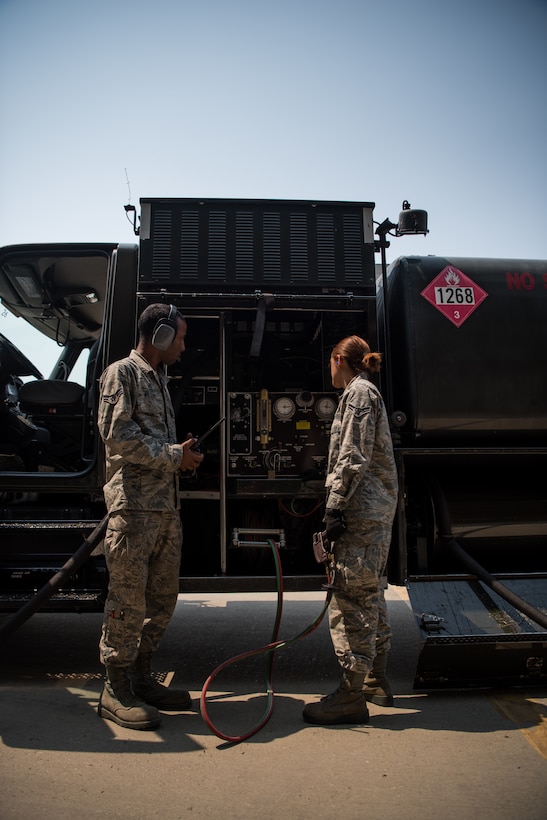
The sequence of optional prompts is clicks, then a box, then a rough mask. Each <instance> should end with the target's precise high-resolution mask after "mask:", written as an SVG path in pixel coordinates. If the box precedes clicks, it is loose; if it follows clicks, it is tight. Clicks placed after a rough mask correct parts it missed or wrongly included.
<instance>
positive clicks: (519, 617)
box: [406, 574, 547, 689]
mask: <svg viewBox="0 0 547 820" xmlns="http://www.w3.org/2000/svg"><path fill="white" fill-rule="evenodd" d="M497 577H498V578H499V580H500V581H503V584H504V585H505V587H507V588H508V589H509V590H511V592H513V593H514V594H515V595H518V596H519V597H520V598H522V599H523V600H525V601H526V602H527V603H529V604H530V605H531V607H534V608H535V609H537V610H538V611H539V612H540V613H543V615H544V616H547V574H533V575H524V574H522V575H521V574H519V575H511V576H506V575H505V576H502V575H499V576H497ZM406 585H407V589H408V595H409V600H410V604H411V607H412V610H413V612H414V615H415V618H416V623H417V626H418V630H419V635H420V649H419V655H418V661H417V667H416V674H415V679H414V688H415V689H440V688H447V689H448V688H452V689H455V688H465V687H480V686H515V685H517V686H518V685H522V686H536V685H537V686H539V685H542V684H545V683H546V682H547V630H546V629H545V627H544V626H543V625H541V624H538V623H536V622H535V621H534V620H532V618H531V617H529V616H528V615H525V614H523V613H522V612H520V611H519V610H517V609H516V608H515V607H513V606H512V605H511V604H510V603H508V602H507V601H506V600H504V598H502V597H500V596H499V595H498V594H497V593H496V592H495V591H494V590H493V589H491V588H490V587H489V586H488V585H486V584H485V583H483V581H481V580H480V579H479V578H477V577H475V576H471V575H449V576H445V577H442V576H414V577H409V578H408V579H407V582H406Z"/></svg>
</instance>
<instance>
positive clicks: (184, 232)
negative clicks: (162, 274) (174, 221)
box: [179, 211, 199, 282]
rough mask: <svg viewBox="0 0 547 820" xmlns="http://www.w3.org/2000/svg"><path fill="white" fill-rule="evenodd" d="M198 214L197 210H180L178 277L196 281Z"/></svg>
mask: <svg viewBox="0 0 547 820" xmlns="http://www.w3.org/2000/svg"><path fill="white" fill-rule="evenodd" d="M198 229H199V215H198V213H197V211H182V213H181V215H180V245H181V247H180V250H181V253H180V267H179V270H180V278H181V279H184V280H187V281H194V282H195V281H197V279H198V271H199V244H198Z"/></svg>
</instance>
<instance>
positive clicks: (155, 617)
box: [98, 350, 183, 666]
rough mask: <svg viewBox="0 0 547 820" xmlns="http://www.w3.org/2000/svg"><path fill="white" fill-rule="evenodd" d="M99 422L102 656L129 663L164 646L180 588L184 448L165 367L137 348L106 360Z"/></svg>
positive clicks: (105, 660) (116, 663) (105, 659)
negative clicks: (104, 577)
mask: <svg viewBox="0 0 547 820" xmlns="http://www.w3.org/2000/svg"><path fill="white" fill-rule="evenodd" d="M98 428H99V432H100V434H101V437H102V439H103V441H104V444H105V447H106V484H105V486H104V497H105V502H106V506H107V510H108V512H109V522H108V529H107V532H106V536H105V551H106V563H107V567H108V571H109V575H110V583H109V589H108V597H107V600H106V603H105V614H104V620H103V628H102V635H101V641H100V653H101V660H102V662H103V663H109V664H111V665H113V666H128V665H129V664H131V663H132V661H133V660H134V659H135V656H136V654H137V651H138V649H139V648H140V651H141V652H153V651H154V650H155V649H156V648H157V646H158V644H159V641H160V639H161V637H162V635H163V633H164V632H165V629H166V628H167V625H168V623H169V621H170V619H171V616H172V614H173V611H174V608H175V604H176V601H177V595H178V591H179V571H180V554H181V544H182V527H181V521H180V513H179V494H178V473H179V466H180V463H181V459H182V455H183V448H182V446H181V445H180V444H177V443H176V426H175V414H174V411H173V406H172V403H171V398H170V396H169V392H168V390H167V374H166V371H165V368H162V369H161V370H160V371H159V372H157V371H156V370H154V368H153V367H152V366H151V365H150V364H149V363H148V362H147V361H146V359H145V358H143V357H142V356H141V355H140V354H139V353H137V351H136V350H132V351H131V353H130V354H129V356H128V357H127V358H125V359H122V360H121V361H118V362H115V363H114V364H111V365H110V366H109V367H107V369H106V370H105V371H104V373H103V374H102V376H101V380H100V401H99V413H98Z"/></svg>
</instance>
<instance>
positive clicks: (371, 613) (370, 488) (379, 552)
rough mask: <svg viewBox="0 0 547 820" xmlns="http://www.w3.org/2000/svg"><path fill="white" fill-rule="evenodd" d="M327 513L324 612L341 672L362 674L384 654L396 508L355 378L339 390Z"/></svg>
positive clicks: (377, 436) (380, 427) (390, 464)
mask: <svg viewBox="0 0 547 820" xmlns="http://www.w3.org/2000/svg"><path fill="white" fill-rule="evenodd" d="M325 487H326V491H327V496H326V506H327V509H337V510H341V511H342V512H343V513H344V516H345V518H346V531H345V532H344V534H343V535H342V536H340V538H338V539H337V540H336V542H335V544H334V558H335V566H336V569H335V578H334V585H335V592H334V594H333V597H332V600H331V603H330V607H329V626H330V633H331V638H332V642H333V646H334V651H335V653H336V656H337V658H338V661H339V663H340V665H341V667H342V669H343V670H347V671H351V672H359V673H363V674H366V673H367V672H369V671H370V669H371V666H372V662H373V659H374V656H375V654H376V652H377V651H378V653H386V652H387V651H388V650H389V647H390V641H391V629H390V626H389V620H388V616H387V607H386V602H385V598H384V590H383V588H382V575H383V572H384V569H385V566H386V562H387V556H388V552H389V546H390V542H391V527H392V523H393V518H394V515H395V509H396V505H397V469H396V466H395V459H394V455H393V445H392V440H391V434H390V430H389V424H388V420H387V415H386V410H385V407H384V403H383V400H382V397H381V395H380V392H379V391H378V389H377V388H376V387H375V385H374V384H373V383H372V382H370V381H369V380H368V379H367V378H366V376H365V375H364V374H362V373H360V374H358V375H357V376H355V378H353V379H352V380H351V382H350V383H349V384H348V385H347V387H346V389H345V390H344V392H343V394H342V396H341V397H340V401H339V404H338V409H337V411H336V414H335V417H334V420H333V424H332V429H331V435H330V445H329V458H328V467H327V479H326V482H325Z"/></svg>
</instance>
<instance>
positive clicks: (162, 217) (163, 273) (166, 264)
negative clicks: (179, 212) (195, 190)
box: [152, 209, 173, 281]
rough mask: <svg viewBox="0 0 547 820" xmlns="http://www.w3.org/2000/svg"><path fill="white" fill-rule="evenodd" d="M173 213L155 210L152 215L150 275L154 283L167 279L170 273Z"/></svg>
mask: <svg viewBox="0 0 547 820" xmlns="http://www.w3.org/2000/svg"><path fill="white" fill-rule="evenodd" d="M172 225H173V212H172V211H170V210H164V209H161V210H159V209H158V210H157V211H156V212H155V213H154V219H153V222H152V230H153V235H154V256H153V257H152V275H153V278H154V281H160V280H163V279H166V280H167V279H169V278H170V273H171V236H172V233H173V231H172Z"/></svg>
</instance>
